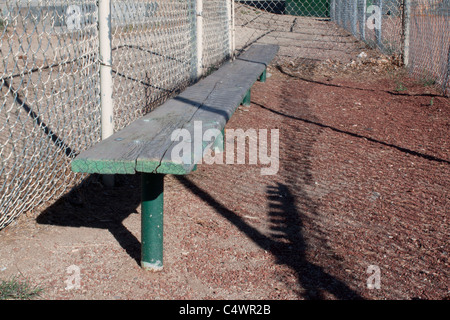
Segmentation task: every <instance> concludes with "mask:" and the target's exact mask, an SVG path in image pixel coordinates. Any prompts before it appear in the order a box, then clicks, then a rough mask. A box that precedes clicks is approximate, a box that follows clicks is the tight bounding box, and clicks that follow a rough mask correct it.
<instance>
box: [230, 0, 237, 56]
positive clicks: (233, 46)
mask: <svg viewBox="0 0 450 320" xmlns="http://www.w3.org/2000/svg"><path fill="white" fill-rule="evenodd" d="M234 10H235V9H234V0H231V17H232V20H231V52H232V55H231V58H232V59H233V60H234V57H235V54H236V22H235V18H236V12H235V11H234Z"/></svg>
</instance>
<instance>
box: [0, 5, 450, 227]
mask: <svg viewBox="0 0 450 320" xmlns="http://www.w3.org/2000/svg"><path fill="white" fill-rule="evenodd" d="M197 6H198V2H197V0H164V1H162V0H133V1H125V0H111V21H110V23H111V27H112V32H111V52H112V66H111V67H112V79H113V101H114V110H113V113H114V130H116V131H117V130H119V129H121V128H123V127H125V126H126V125H128V124H129V123H130V122H132V121H133V120H135V119H137V118H139V117H141V116H142V115H143V114H145V113H147V112H149V111H151V110H152V109H153V108H155V107H156V106H158V105H160V104H161V103H162V102H163V101H164V100H166V99H167V98H168V97H171V96H173V95H174V94H176V93H178V92H179V91H181V90H183V89H184V88H186V86H188V85H189V84H190V83H192V81H194V80H195V79H196V77H197V75H198V74H199V73H198V70H199V68H202V69H203V72H202V73H203V74H204V75H206V74H208V73H209V72H210V71H212V70H214V69H215V68H217V66H218V65H220V63H222V62H223V61H224V60H226V59H227V58H228V57H230V55H231V54H233V53H236V54H239V53H240V52H243V51H244V50H245V49H246V48H247V47H248V46H249V45H251V44H252V43H255V42H258V43H275V44H278V45H280V52H279V55H278V56H277V58H276V59H277V60H280V59H287V60H288V61H290V62H291V63H292V64H293V66H295V67H296V68H297V69H298V70H300V69H308V67H309V66H310V65H312V64H315V63H318V62H321V61H332V60H339V59H344V58H346V57H347V58H348V57H352V58H354V57H355V55H356V54H358V53H360V52H361V50H362V48H363V46H361V44H358V42H357V41H356V39H359V40H363V41H364V42H365V43H366V44H368V45H369V46H371V47H373V48H377V49H378V50H380V51H381V52H383V53H385V54H387V55H399V56H403V58H404V60H405V61H406V62H407V66H408V69H409V70H410V71H411V73H412V74H413V75H415V76H416V77H419V78H422V79H425V80H426V81H428V82H433V83H436V84H439V85H440V86H442V88H443V90H447V91H448V88H449V85H450V83H449V76H450V70H449V64H450V63H449V60H450V34H449V32H450V31H449V30H450V28H449V27H450V25H449V23H450V19H449V14H450V0H272V1H270V0H267V1H266V0H253V1H244V0H203V5H202V9H201V10H199V8H198V7H197ZM232 8H233V10H232ZM0 9H1V17H0V51H1V59H2V69H3V70H2V75H1V102H0V229H1V228H3V227H5V226H6V225H8V224H9V223H10V222H12V221H13V220H14V219H15V218H16V217H18V216H19V215H20V214H21V213H23V212H26V211H27V210H30V209H31V208H33V207H34V206H36V205H38V204H40V203H42V202H46V201H48V200H51V199H55V198H57V197H59V196H60V195H61V194H63V193H64V192H65V191H66V190H67V189H68V188H71V187H73V186H74V185H75V184H77V183H79V182H80V181H82V180H83V179H84V178H85V175H81V174H74V173H72V172H71V170H70V161H71V159H72V158H73V157H74V156H75V155H76V154H77V153H78V152H80V151H82V150H85V149H87V148H88V147H90V146H92V145H93V144H95V143H97V142H98V141H99V140H100V139H101V108H100V99H101V97H100V76H99V70H100V67H101V66H100V62H99V61H100V59H99V32H98V4H97V1H96V0H6V1H0ZM199 21H201V23H202V25H203V27H202V28H200V29H201V33H199V28H197V27H198V26H200V24H199V23H200V22H199ZM231 31H233V32H231ZM200 36H201V38H200ZM199 50H201V52H199ZM233 50H235V51H234V52H233ZM199 57H200V58H199Z"/></svg>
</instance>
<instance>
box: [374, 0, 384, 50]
mask: <svg viewBox="0 0 450 320" xmlns="http://www.w3.org/2000/svg"><path fill="white" fill-rule="evenodd" d="M378 8H379V10H380V15H379V17H378V18H379V24H376V25H375V39H376V41H377V45H378V48H379V49H380V50H381V51H383V50H384V46H383V30H382V29H383V0H378Z"/></svg>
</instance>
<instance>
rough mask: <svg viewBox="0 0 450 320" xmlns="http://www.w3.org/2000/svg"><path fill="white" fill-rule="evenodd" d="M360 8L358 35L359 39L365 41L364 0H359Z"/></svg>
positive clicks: (365, 5)
mask: <svg viewBox="0 0 450 320" xmlns="http://www.w3.org/2000/svg"><path fill="white" fill-rule="evenodd" d="M361 2H362V4H361V8H360V10H359V12H360V15H361V16H360V20H359V36H360V38H361V40H363V41H366V12H367V8H366V7H367V3H366V0H361Z"/></svg>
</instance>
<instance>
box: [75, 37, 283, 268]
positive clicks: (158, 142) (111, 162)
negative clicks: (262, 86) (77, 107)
mask: <svg viewBox="0 0 450 320" xmlns="http://www.w3.org/2000/svg"><path fill="white" fill-rule="evenodd" d="M277 52H278V46H275V45H253V46H251V47H250V48H249V49H248V50H247V51H246V52H245V53H243V54H242V55H241V56H239V57H238V58H236V59H235V60H234V61H229V62H227V63H225V64H223V65H222V66H221V67H220V68H219V69H218V70H216V71H214V72H213V73H212V74H210V75H208V76H207V77H206V78H204V79H202V80H200V81H199V82H197V83H196V84H194V85H192V86H190V87H189V88H187V89H186V90H185V91H183V92H182V93H180V94H179V95H178V96H176V97H174V98H172V99H170V100H168V101H167V102H165V103H164V104H162V105H161V106H159V107H157V108H156V109H155V110H153V111H151V112H150V113H148V114H147V115H145V116H144V117H142V118H140V119H138V120H136V121H134V122H133V123H131V124H130V125H128V126H127V127H125V128H124V129H122V130H120V131H119V132H117V133H115V134H114V135H112V136H111V137H109V138H107V139H105V140H103V141H101V142H99V143H98V144H96V145H94V146H93V147H91V148H90V149H88V150H86V151H84V152H82V153H80V154H79V155H78V156H77V157H76V158H75V159H74V160H73V161H72V164H71V165H72V170H73V171H74V172H83V173H98V174H135V173H137V172H140V173H142V208H141V211H142V226H141V229H142V231H141V236H142V239H141V243H142V252H141V261H142V267H143V268H145V269H149V270H159V269H161V268H162V233H163V225H162V215H163V190H164V175H166V174H175V175H185V174H189V173H190V172H192V171H193V170H195V167H196V163H195V161H188V162H180V161H174V160H173V159H172V158H173V157H172V150H173V148H174V147H175V146H176V145H177V143H178V142H177V141H173V139H172V138H171V137H172V133H173V132H174V130H177V129H186V130H188V131H189V132H190V133H191V135H192V136H194V127H195V126H194V124H195V123H196V122H201V124H202V130H203V132H202V135H203V133H204V131H205V130H208V129H216V130H220V131H223V130H224V127H225V125H226V123H227V122H228V120H230V118H231V116H232V115H233V113H234V112H235V110H236V109H237V107H238V106H239V105H240V104H241V103H245V104H249V103H250V89H251V87H252V86H253V84H254V83H255V82H256V81H257V80H258V79H259V80H265V79H264V78H265V72H266V67H267V65H268V64H269V63H270V62H271V60H272V59H273V58H274V57H275V55H276V54H277ZM131 94H132V93H131ZM210 147H211V144H204V145H202V150H201V152H202V154H203V152H204V151H205V150H204V149H205V148H210ZM192 159H193V160H195V159H197V160H198V158H194V157H192Z"/></svg>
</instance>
